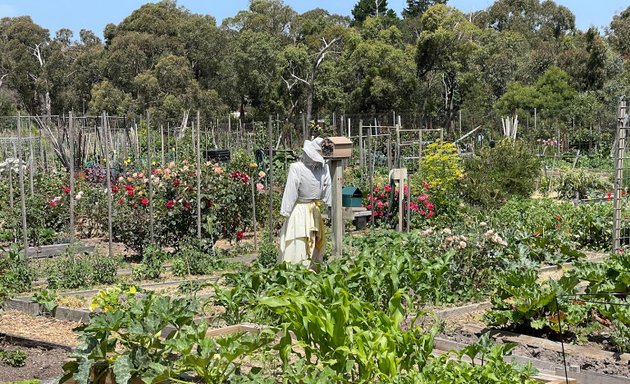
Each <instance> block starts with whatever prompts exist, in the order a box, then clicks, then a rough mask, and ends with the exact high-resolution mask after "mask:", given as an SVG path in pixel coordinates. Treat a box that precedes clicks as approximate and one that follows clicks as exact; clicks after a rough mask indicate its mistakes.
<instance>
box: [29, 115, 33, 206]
mask: <svg viewBox="0 0 630 384" xmlns="http://www.w3.org/2000/svg"><path fill="white" fill-rule="evenodd" d="M28 122H29V124H28V128H29V129H28V132H29V134H28V151H29V161H30V167H29V169H30V172H29V175H28V184H29V188H30V190H31V199H32V198H34V197H35V189H34V185H33V174H34V173H35V152H34V151H33V138H32V137H31V124H30V120H28Z"/></svg>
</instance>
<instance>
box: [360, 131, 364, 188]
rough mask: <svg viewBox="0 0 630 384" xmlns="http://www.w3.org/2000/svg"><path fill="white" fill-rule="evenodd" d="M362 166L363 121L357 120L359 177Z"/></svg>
mask: <svg viewBox="0 0 630 384" xmlns="http://www.w3.org/2000/svg"><path fill="white" fill-rule="evenodd" d="M363 165H364V159H363V120H359V169H361V175H363ZM361 179H363V177H361Z"/></svg>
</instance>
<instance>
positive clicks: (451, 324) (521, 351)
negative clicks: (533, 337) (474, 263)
mask: <svg viewBox="0 0 630 384" xmlns="http://www.w3.org/2000/svg"><path fill="white" fill-rule="evenodd" d="M482 316H483V311H475V312H471V313H468V314H464V315H460V316H457V317H454V318H451V319H448V320H447V322H446V326H445V330H444V332H443V333H442V334H441V335H439V337H442V338H445V339H448V340H453V341H456V342H459V343H464V344H471V343H474V342H476V341H477V340H479V337H478V336H477V335H475V334H472V333H469V332H466V331H465V330H463V329H462V327H463V326H464V325H467V324H470V325H475V326H479V327H485V325H484V323H483V321H482ZM593 348H595V347H594V346H593ZM599 349H601V348H599ZM512 354H513V355H518V356H523V357H530V358H533V359H538V360H542V361H548V362H552V363H555V364H558V365H563V358H562V354H561V353H559V352H555V351H552V350H548V349H545V348H537V347H531V346H528V345H518V346H517V347H516V348H514V349H513V350H512ZM565 356H566V362H567V365H568V366H579V367H580V369H581V370H584V371H591V372H598V373H603V374H607V375H616V376H622V377H630V365H628V364H626V363H623V362H617V361H615V360H613V359H607V360H598V359H595V358H593V357H588V356H577V355H571V354H566V355H565Z"/></svg>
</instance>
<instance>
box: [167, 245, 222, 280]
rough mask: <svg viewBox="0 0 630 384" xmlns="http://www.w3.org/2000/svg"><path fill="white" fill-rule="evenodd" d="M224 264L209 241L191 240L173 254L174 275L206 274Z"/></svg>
mask: <svg viewBox="0 0 630 384" xmlns="http://www.w3.org/2000/svg"><path fill="white" fill-rule="evenodd" d="M223 264H225V263H224V262H223V261H222V260H220V259H219V258H218V257H217V255H216V254H215V252H214V250H213V249H212V244H211V243H206V242H203V241H198V240H197V241H192V242H190V243H188V244H186V245H185V246H184V247H182V249H181V250H180V251H179V252H178V253H177V255H176V256H175V260H174V261H173V266H172V270H173V274H174V275H175V276H186V275H207V274H209V273H211V272H212V271H216V270H217V269H219V268H220V267H222V266H223Z"/></svg>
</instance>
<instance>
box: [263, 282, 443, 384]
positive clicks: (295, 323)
mask: <svg viewBox="0 0 630 384" xmlns="http://www.w3.org/2000/svg"><path fill="white" fill-rule="evenodd" d="M336 284H337V283H336V281H335V280H334V279H325V280H324V281H322V282H321V283H320V284H319V285H317V286H315V287H313V290H312V293H311V294H308V293H307V295H304V294H303V293H300V292H293V291H287V292H285V294H284V295H280V296H278V295H274V296H273V297H264V298H262V299H260V304H261V305H263V306H266V307H269V308H270V309H271V310H273V311H275V312H276V313H278V314H279V315H280V316H281V319H282V326H281V327H282V331H283V336H282V338H281V339H280V342H279V344H278V346H277V348H278V350H279V352H280V357H281V359H282V361H283V363H284V367H285V370H286V369H287V366H288V365H289V364H290V362H291V361H292V360H291V355H297V356H298V358H300V359H304V361H305V362H307V363H308V362H311V361H316V362H323V363H325V365H326V366H327V367H328V368H330V369H331V370H332V371H334V373H335V375H336V376H337V377H339V378H340V379H341V380H340V381H341V382H357V383H372V382H376V381H381V380H386V379H387V378H392V377H395V376H397V375H398V374H399V373H400V372H402V371H405V370H409V369H415V368H416V367H419V368H418V369H422V367H423V365H424V364H425V363H426V361H427V360H428V358H429V356H430V354H431V351H432V350H433V339H434V337H435V334H436V333H437V329H434V330H432V331H431V332H429V333H427V334H422V332H421V331H419V330H418V329H417V328H414V329H412V330H410V331H406V332H405V331H402V330H401V328H400V324H401V322H402V320H403V319H404V314H405V308H404V304H403V296H402V293H401V292H397V293H396V294H395V295H394V296H393V297H392V298H391V300H390V304H389V308H388V310H387V312H381V311H375V310H374V308H373V307H372V306H371V305H370V304H369V303H367V302H364V301H361V300H358V299H356V298H351V297H350V295H349V294H348V292H347V290H345V289H344V288H342V287H338V286H336ZM313 294H314V295H313ZM311 295H313V296H311ZM292 337H293V338H295V339H296V341H297V345H299V346H300V347H301V349H303V351H304V354H303V355H302V353H301V352H300V351H298V350H296V349H294V348H293V341H292Z"/></svg>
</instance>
